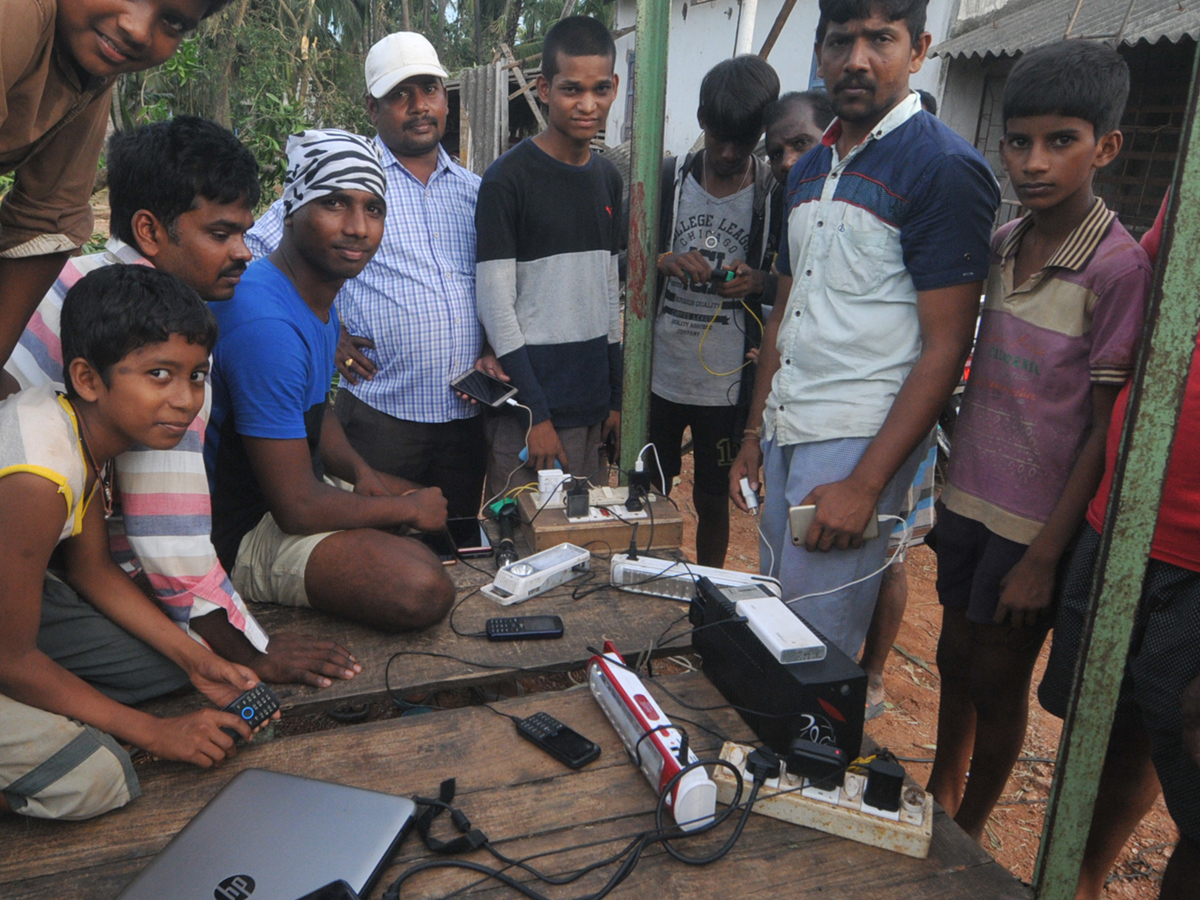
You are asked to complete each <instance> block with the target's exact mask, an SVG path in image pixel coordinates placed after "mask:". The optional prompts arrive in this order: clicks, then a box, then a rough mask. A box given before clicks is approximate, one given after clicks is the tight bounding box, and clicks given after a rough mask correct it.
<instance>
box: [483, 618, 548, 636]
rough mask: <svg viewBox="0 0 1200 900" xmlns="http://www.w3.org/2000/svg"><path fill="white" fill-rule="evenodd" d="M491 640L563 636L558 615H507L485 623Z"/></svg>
mask: <svg viewBox="0 0 1200 900" xmlns="http://www.w3.org/2000/svg"><path fill="white" fill-rule="evenodd" d="M484 628H485V629H486V631H487V636H488V640H489V641H545V640H551V639H553V638H560V637H562V636H563V621H562V619H560V618H559V617H558V616H505V617H503V618H499V619H488V620H487V623H486V624H485V625H484Z"/></svg>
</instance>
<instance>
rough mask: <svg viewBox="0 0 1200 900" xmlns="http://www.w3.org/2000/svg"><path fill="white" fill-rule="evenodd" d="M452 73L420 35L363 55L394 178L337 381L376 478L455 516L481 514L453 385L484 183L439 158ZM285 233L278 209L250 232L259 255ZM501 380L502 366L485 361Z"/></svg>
mask: <svg viewBox="0 0 1200 900" xmlns="http://www.w3.org/2000/svg"><path fill="white" fill-rule="evenodd" d="M445 77H446V72H445V70H444V69H443V68H442V66H441V64H440V63H439V62H438V58H437V52H436V51H435V50H434V48H433V46H432V45H431V44H430V43H429V41H427V40H426V39H425V38H424V37H422V36H421V35H419V34H416V33H414V32H398V33H396V34H391V35H388V36H387V37H385V38H384V39H383V40H381V41H379V42H378V43H377V44H375V46H373V47H372V48H371V51H370V53H368V54H367V62H366V80H367V112H368V114H369V115H370V116H371V119H372V121H373V122H374V123H375V127H376V129H377V130H378V134H377V135H376V137H375V144H376V146H377V147H378V148H379V151H380V158H381V159H382V160H383V168H384V173H385V175H386V176H387V191H388V212H387V221H386V224H385V226H384V233H383V243H382V244H381V245H380V247H379V251H378V252H377V253H376V254H375V258H374V259H372V260H371V262H370V263H369V264H368V265H367V267H366V268H365V269H364V270H363V271H362V274H360V275H359V276H358V277H357V278H352V279H350V280H349V281H347V282H346V285H345V287H344V288H343V289H342V291H341V293H340V294H339V295H338V298H337V309H338V314H339V315H340V316H341V318H342V324H343V329H342V333H341V340H340V341H339V343H338V353H337V365H338V371H339V372H340V373H341V376H342V387H341V390H339V391H338V394H337V400H336V401H335V404H334V411H335V412H336V413H337V416H338V419H339V420H340V421H341V423H342V427H343V428H344V429H345V431H346V437H347V438H348V439H349V440H350V443H351V445H352V446H353V447H354V449H355V450H357V451H358V453H359V454H360V455H361V456H362V457H363V459H365V460H366V461H367V463H369V464H370V466H371V467H372V468H374V469H378V470H379V471H381V472H388V473H390V474H392V475H397V476H399V477H401V478H405V479H408V480H410V481H415V482H417V483H419V484H423V485H427V486H429V487H438V488H441V490H442V493H443V494H444V495H445V497H446V501H447V504H448V507H449V515H450V516H474V515H475V514H476V513H477V512H478V510H479V503H480V500H481V495H482V489H483V477H484V468H485V465H486V457H485V451H484V437H483V427H482V420H481V417H480V416H479V407H477V406H474V405H473V404H471V403H470V402H468V401H465V400H463V399H461V398H460V397H458V396H457V395H456V394H455V392H454V391H453V390H451V388H450V382H451V380H453V379H454V378H455V377H457V376H458V375H461V374H462V373H463V372H466V371H467V370H468V369H470V368H471V367H472V366H474V365H475V363H476V361H477V360H479V359H480V356H481V354H482V353H483V349H484V346H483V332H482V330H481V329H480V327H479V320H478V319H477V318H476V315H475V197H476V194H477V193H478V191H479V176H478V175H475V174H474V173H472V172H469V171H468V170H466V169H464V168H463V167H462V166H459V165H457V164H456V163H455V162H453V161H452V160H451V159H450V156H449V155H448V154H447V153H446V151H445V150H444V149H443V148H442V146H441V144H440V141H441V139H442V135H443V134H444V133H445V130H446V112H447V104H446V88H445V85H444V84H443V82H442V79H444V78H445ZM282 234H283V209H282V208H281V206H280V204H279V203H276V204H275V205H274V206H272V207H271V208H270V209H269V210H268V211H267V212H266V213H265V214H264V215H263V217H262V218H260V219H259V220H258V222H257V224H255V226H254V228H253V230H252V231H251V232H250V233H249V234H248V235H247V238H246V243H247V244H248V245H249V246H250V249H251V250H252V251H253V252H254V255H255V257H262V256H266V255H267V254H269V253H270V252H271V251H272V250H273V249H275V247H276V246H278V244H279V239H280V237H281V235H282ZM480 365H481V367H483V368H485V369H487V370H488V371H490V372H491V373H492V374H495V375H502V373H501V372H500V370H499V368H498V366H497V365H496V363H495V357H494V356H491V355H490V354H488V356H487V357H486V358H485V359H484V360H483V361H482V362H481V363H480Z"/></svg>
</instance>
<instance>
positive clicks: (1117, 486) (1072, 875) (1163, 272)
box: [1034, 68, 1200, 900]
mask: <svg viewBox="0 0 1200 900" xmlns="http://www.w3.org/2000/svg"><path fill="white" fill-rule="evenodd" d="M1198 73H1200V69H1195V68H1194V69H1193V83H1192V92H1191V98H1190V100H1189V101H1188V111H1187V117H1186V121H1185V122H1184V132H1183V136H1182V137H1183V140H1182V142H1181V144H1180V155H1179V161H1178V163H1177V165H1176V170H1175V176H1176V177H1175V182H1174V183H1175V187H1174V188H1173V190H1172V199H1171V205H1170V208H1169V209H1168V211H1167V212H1168V215H1167V222H1166V228H1165V230H1164V233H1163V242H1162V245H1161V248H1160V252H1159V261H1158V267H1157V268H1158V274H1157V278H1156V282H1155V289H1154V296H1153V299H1152V300H1151V303H1150V308H1149V310H1148V312H1147V320H1146V333H1145V335H1144V337H1143V339H1142V350H1141V354H1140V360H1139V363H1138V367H1137V370H1136V371H1135V373H1134V379H1133V386H1132V388H1131V392H1130V395H1129V410H1128V412H1127V414H1126V416H1125V424H1124V430H1123V432H1122V435H1121V447H1120V452H1119V455H1118V457H1117V464H1116V468H1115V470H1114V473H1113V489H1112V499H1111V501H1110V502H1109V505H1108V515H1107V518H1106V520H1105V523H1104V535H1103V538H1102V540H1101V544H1100V551H1099V556H1098V557H1097V561H1096V575H1095V579H1094V581H1093V583H1092V613H1091V614H1090V615H1089V621H1088V622H1087V623H1086V624H1085V626H1084V637H1083V642H1082V645H1081V655H1082V659H1083V664H1082V666H1081V667H1079V669H1078V670H1077V671H1076V673H1075V684H1074V686H1073V689H1072V691H1071V702H1070V705H1069V706H1068V708H1067V718H1066V721H1065V722H1064V723H1063V731H1062V738H1061V740H1060V741H1059V745H1058V764H1057V766H1056V768H1055V773H1054V783H1053V785H1052V786H1051V789H1050V802H1049V806H1048V808H1047V811H1046V821H1045V824H1044V826H1043V831H1042V845H1041V849H1040V851H1039V853H1038V863H1037V868H1036V870H1035V871H1034V885H1035V887H1036V891H1037V897H1038V898H1039V900H1073V898H1074V897H1075V888H1076V884H1077V882H1078V880H1079V868H1080V862H1081V860H1082V859H1083V849H1084V844H1085V843H1086V841H1087V835H1088V830H1089V828H1090V826H1091V821H1092V809H1093V807H1094V805H1095V802H1096V791H1097V787H1098V785H1099V782H1100V770H1101V768H1102V767H1103V765H1104V754H1105V752H1106V750H1107V747H1108V735H1109V731H1110V730H1111V728H1112V722H1113V713H1114V710H1115V708H1116V704H1117V694H1118V691H1119V689H1120V685H1121V677H1122V674H1123V672H1124V669H1125V658H1126V656H1127V655H1128V651H1129V637H1130V633H1131V631H1132V628H1133V618H1134V612H1135V610H1136V608H1137V604H1138V598H1139V597H1140V596H1141V591H1142V579H1143V577H1144V575H1145V572H1146V562H1147V560H1148V559H1149V555H1150V542H1151V539H1152V538H1153V536H1154V525H1155V521H1156V520H1157V518H1158V505H1159V500H1160V498H1161V496H1162V488H1163V479H1164V477H1165V475H1166V469H1167V460H1168V458H1169V456H1170V452H1171V443H1172V440H1173V439H1174V435H1175V424H1176V422H1177V421H1178V418H1179V410H1180V407H1181V406H1182V404H1183V392H1184V388H1185V386H1186V384H1187V378H1188V368H1189V366H1190V365H1191V360H1192V354H1193V351H1194V349H1195V347H1196V332H1197V327H1198V326H1200V303H1197V301H1196V298H1197V297H1200V254H1198V253H1196V252H1195V250H1196V248H1197V247H1200V215H1197V211H1200V128H1197V127H1196V124H1197V123H1196V105H1197V93H1198V90H1200V83H1198V82H1197V80H1196V79H1197V74H1198ZM1181 210H1183V211H1186V213H1187V214H1185V215H1180V211H1181Z"/></svg>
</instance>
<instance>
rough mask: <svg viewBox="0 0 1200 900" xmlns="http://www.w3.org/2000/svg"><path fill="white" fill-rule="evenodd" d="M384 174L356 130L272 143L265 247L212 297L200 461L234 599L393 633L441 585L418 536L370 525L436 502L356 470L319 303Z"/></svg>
mask: <svg viewBox="0 0 1200 900" xmlns="http://www.w3.org/2000/svg"><path fill="white" fill-rule="evenodd" d="M385 184H386V182H385V179H384V174H383V169H382V167H381V164H380V161H379V153H378V151H377V149H376V145H375V144H373V143H372V142H370V141H368V140H367V139H366V138H362V137H359V136H358V135H352V134H348V133H347V132H343V131H328V132H321V131H306V132H304V133H303V134H301V135H294V136H292V137H291V138H290V139H289V140H288V174H287V178H286V181H285V183H284V193H283V202H284V213H285V215H284V231H283V238H282V240H281V241H280V244H279V247H278V249H276V250H275V251H274V252H273V253H272V254H271V255H270V256H269V257H268V258H266V259H261V260H257V261H255V262H253V263H251V264H250V266H249V268H248V269H247V270H246V274H245V276H243V278H242V282H241V284H239V285H238V287H237V290H236V292H235V293H234V296H233V299H232V300H230V301H228V302H226V303H219V304H214V306H213V309H214V312H215V313H216V316H217V320H218V322H219V323H220V326H221V332H220V338H219V340H218V341H217V346H216V349H215V350H214V351H213V371H212V384H213V411H212V418H211V420H210V421H209V426H208V441H207V444H206V446H205V462H206V464H207V469H208V477H209V483H210V485H211V488H212V496H213V544H214V545H215V547H216V549H217V554H218V556H219V557H220V558H221V562H222V564H223V565H224V566H225V567H226V570H227V571H228V572H229V574H230V577H231V578H232V580H233V584H234V586H235V587H236V588H237V589H238V591H239V592H240V593H241V594H242V596H244V597H246V598H247V599H248V600H256V601H260V602H264V603H280V604H283V605H286V606H311V607H313V608H315V609H320V610H323V611H325V612H329V613H333V614H336V615H342V616H345V617H347V618H350V619H354V620H356V621H359V622H363V623H365V624H368V625H372V626H374V627H376V628H380V629H383V630H385V631H401V630H404V629H411V628H422V627H425V626H428V625H431V624H433V623H434V622H436V621H438V620H439V619H441V618H442V617H443V616H444V615H445V614H446V612H447V610H448V609H449V608H450V604H451V602H452V601H453V599H454V585H453V583H452V582H451V581H450V578H449V577H448V576H447V575H446V573H445V571H444V570H443V568H442V565H441V563H440V562H439V561H438V559H437V557H435V556H434V555H433V553H431V552H430V551H429V550H428V549H427V548H426V547H425V546H424V545H423V544H421V543H420V542H419V541H416V540H414V539H412V538H409V537H400V536H398V535H397V534H394V533H391V532H389V531H386V530H383V529H391V528H396V527H397V526H411V527H415V528H417V529H419V530H422V531H436V530H440V529H441V528H443V527H445V523H446V501H445V498H444V497H443V496H442V492H441V491H440V490H438V489H437V488H421V487H419V486H418V485H415V484H413V483H412V482H410V481H406V480H405V479H402V478H398V477H396V476H394V475H387V474H385V473H382V472H379V471H377V470H375V469H373V468H371V467H370V466H369V465H367V463H366V462H365V461H364V460H363V458H362V457H361V456H360V455H359V454H358V453H356V452H355V451H354V449H353V448H352V447H351V446H350V444H349V442H348V441H347V440H346V435H345V432H343V431H342V425H341V423H340V422H339V421H338V419H337V416H335V415H334V414H333V412H332V411H331V410H329V409H328V408H327V403H326V395H327V394H328V391H329V382H330V379H331V378H332V376H333V371H334V363H335V359H334V354H335V351H336V348H337V342H338V335H339V332H340V325H339V323H338V315H337V311H336V309H334V306H333V301H334V298H335V297H336V296H337V294H338V291H340V290H341V289H342V285H343V284H344V283H345V281H346V279H347V278H353V277H354V276H356V275H357V274H358V273H359V272H361V271H362V269H363V267H364V266H365V265H366V264H367V263H368V262H369V261H370V259H371V257H372V256H373V255H374V253H375V251H376V249H377V248H378V247H379V241H380V238H381V237H382V236H383V223H384V217H385V216H386V214H387V204H386V202H385V200H384V196H385V190H386V188H385ZM325 473H328V474H329V475H332V476H334V477H336V478H340V479H341V480H343V481H345V482H348V483H349V484H352V485H353V486H354V491H353V493H352V492H350V491H346V490H341V489H339V488H337V487H334V486H333V485H331V484H329V483H327V482H325V481H324V480H323V478H322V476H323V475H324V474H325Z"/></svg>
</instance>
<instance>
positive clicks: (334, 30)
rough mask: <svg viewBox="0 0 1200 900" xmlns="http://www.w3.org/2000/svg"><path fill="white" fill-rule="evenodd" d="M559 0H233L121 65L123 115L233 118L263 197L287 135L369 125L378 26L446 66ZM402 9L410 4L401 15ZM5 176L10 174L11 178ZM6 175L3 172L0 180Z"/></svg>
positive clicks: (537, 45) (539, 21) (524, 27)
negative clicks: (413, 41)
mask: <svg viewBox="0 0 1200 900" xmlns="http://www.w3.org/2000/svg"><path fill="white" fill-rule="evenodd" d="M563 3H564V0H234V2H232V3H230V4H229V6H228V7H226V9H225V10H224V11H223V12H222V13H221V14H220V15H217V16H214V17H213V18H212V19H209V20H207V21H206V22H205V23H204V24H203V25H202V26H201V28H200V30H199V31H198V32H197V33H196V34H195V35H194V36H193V37H191V38H189V39H188V40H186V41H184V42H183V44H181V45H180V48H179V50H178V51H177V52H176V54H175V55H174V56H173V57H172V58H171V59H170V60H169V61H168V62H166V63H165V64H164V65H162V66H160V67H159V68H157V69H155V70H152V71H150V72H143V73H138V74H135V75H127V76H124V77H123V78H122V79H121V81H120V83H119V84H118V87H117V95H116V103H115V110H116V112H115V115H116V117H117V119H118V123H117V124H118V125H119V126H120V127H128V126H131V125H136V124H138V123H142V122H151V121H158V120H162V119H165V118H167V117H169V116H172V115H178V114H183V113H190V114H192V115H198V116H204V117H206V118H211V119H215V120H216V121H218V122H221V123H222V124H225V125H227V126H229V127H230V128H232V129H233V130H234V132H235V133H236V134H237V135H238V136H239V137H240V138H241V139H242V141H243V142H245V144H246V145H247V146H248V147H250V148H251V150H252V151H253V152H254V155H255V157H256V158H257V159H258V163H259V166H260V169H261V175H260V179H261V181H262V185H263V199H264V203H269V202H270V201H271V200H272V199H274V197H275V196H276V195H277V191H278V188H279V186H280V185H281V184H282V182H283V177H284V174H285V171H286V161H285V158H284V148H285V146H286V144H287V138H288V135H290V134H294V133H296V132H298V131H302V130H304V129H305V128H344V129H347V130H349V131H356V132H358V133H360V134H368V135H369V134H372V133H373V131H374V129H373V127H372V126H371V122H370V120H369V119H368V117H367V115H366V110H365V107H364V103H363V60H364V59H365V57H366V51H367V49H369V47H370V46H371V44H373V43H374V42H375V41H376V40H378V39H379V38H382V37H383V36H384V35H387V34H389V33H391V32H393V31H400V30H403V29H404V27H405V20H406V17H407V20H408V24H409V27H410V28H411V30H415V31H424V30H426V29H425V28H424V24H425V22H426V21H428V22H429V27H428V34H427V36H428V37H429V38H430V40H431V41H432V42H433V43H434V45H435V47H437V48H438V55H439V57H440V59H441V61H442V65H443V66H444V67H445V68H446V70H447V71H449V72H450V73H451V74H452V75H453V74H454V73H456V72H457V71H458V70H459V69H461V68H463V67H468V66H473V65H476V50H477V48H476V35H475V18H474V17H475V15H476V13H477V12H478V14H479V15H480V16H481V19H480V42H479V44H480V47H479V49H480V50H481V53H480V55H481V56H482V57H483V59H482V61H483V62H490V61H491V59H492V53H493V50H494V48H495V47H496V45H497V44H498V43H499V42H500V41H505V42H506V43H508V44H509V45H510V46H511V47H512V48H513V52H514V53H515V55H516V56H517V58H518V59H524V58H528V57H531V56H533V55H536V54H537V53H539V52H540V51H541V39H542V36H543V35H544V34H545V32H546V31H547V30H548V29H549V28H550V26H551V25H553V24H554V22H556V21H557V20H558V18H559V15H560V14H561V12H562V9H563ZM614 6H615V4H612V3H606V2H605V0H579V2H578V3H577V4H576V8H575V11H576V12H579V13H586V14H588V15H594V16H596V17H598V18H601V19H603V20H604V21H605V22H606V23H608V24H610V25H611V20H612V15H613V9H614ZM406 12H407V16H406ZM9 183H11V182H9ZM6 189H7V185H6V184H5V182H4V181H3V179H0V192H3V191H4V190H6Z"/></svg>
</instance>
